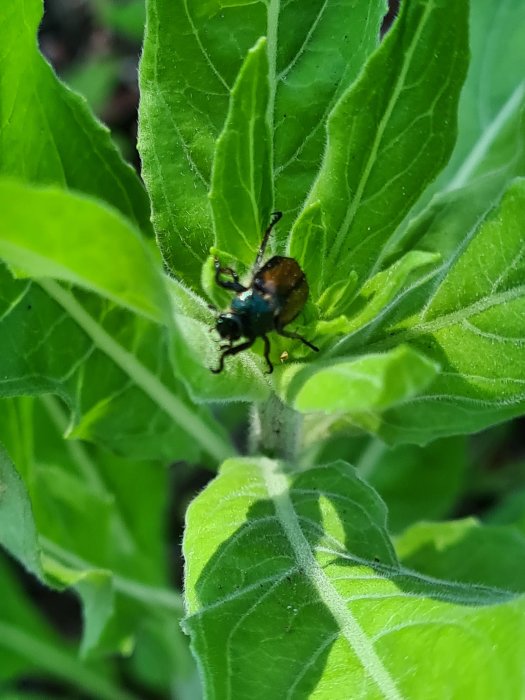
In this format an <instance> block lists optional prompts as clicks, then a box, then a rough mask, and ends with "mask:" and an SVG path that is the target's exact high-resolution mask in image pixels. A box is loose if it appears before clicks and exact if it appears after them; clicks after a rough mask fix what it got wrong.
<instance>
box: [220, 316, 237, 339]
mask: <svg viewBox="0 0 525 700" xmlns="http://www.w3.org/2000/svg"><path fill="white" fill-rule="evenodd" d="M215 327H216V329H217V332H218V334H219V335H220V336H221V338H224V339H225V340H238V339H239V338H240V337H241V335H242V326H241V321H240V319H239V317H238V316H237V315H236V314H232V313H230V312H228V313H225V314H220V316H219V318H218V319H217V324H216V326H215Z"/></svg>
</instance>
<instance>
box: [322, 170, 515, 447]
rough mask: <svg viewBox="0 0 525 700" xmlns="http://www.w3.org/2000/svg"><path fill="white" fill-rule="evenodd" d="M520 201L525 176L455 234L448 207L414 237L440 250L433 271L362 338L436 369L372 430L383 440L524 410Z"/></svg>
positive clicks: (351, 345)
mask: <svg viewBox="0 0 525 700" xmlns="http://www.w3.org/2000/svg"><path fill="white" fill-rule="evenodd" d="M468 195H469V193H468V192H467V191H464V192H463V194H462V196H460V195H458V194H456V195H455V197H456V199H457V201H458V203H459V202H461V201H462V200H463V198H467V201H466V202H465V205H466V208H465V209H464V211H466V212H467V217H468V216H470V215H471V212H470V210H469V209H468ZM524 211H525V180H517V181H516V182H515V183H514V184H513V185H512V186H511V187H509V188H508V191H507V193H506V194H505V196H504V197H503V199H502V200H501V202H500V204H499V206H498V207H497V208H495V209H493V210H492V211H491V212H490V213H489V214H488V216H487V217H486V218H485V219H484V220H483V221H482V222H479V221H477V222H475V223H474V224H473V225H472V227H471V228H470V229H469V230H466V231H465V230H464V231H463V236H462V238H461V239H460V240H458V239H457V238H456V234H458V233H459V229H460V228H461V220H462V219H461V213H459V214H458V217H459V218H458V220H457V221H455V222H453V219H452V218H451V217H452V212H451V211H449V212H448V216H443V217H441V218H439V219H438V220H437V221H436V223H435V225H434V226H432V227H431V228H430V230H428V231H427V235H426V236H425V237H423V238H422V239H421V240H420V245H421V247H423V248H430V249H436V248H438V247H440V248H442V249H443V250H444V251H445V254H444V261H443V263H442V265H441V266H440V269H439V272H438V274H437V275H434V276H433V278H432V279H431V280H430V281H428V282H427V283H426V284H423V285H419V286H416V287H415V288H413V289H411V290H408V292H407V293H404V294H400V295H399V296H398V298H397V299H396V303H393V304H392V305H391V306H390V308H389V309H388V312H387V313H385V314H384V315H383V316H382V317H379V318H378V319H377V322H376V324H375V328H374V329H373V331H371V330H370V329H368V330H367V340H368V346H367V347H368V351H369V352H374V351H384V350H386V349H388V348H390V347H392V346H397V345H398V344H400V343H403V344H404V343H410V345H411V346H412V347H413V348H415V349H417V350H420V351H422V352H424V353H425V355H426V356H427V357H428V358H430V359H431V360H433V361H435V362H438V363H439V364H440V365H441V372H440V374H439V375H438V376H437V378H436V380H435V381H434V382H433V383H432V384H431V385H430V386H429V387H428V389H427V390H426V391H423V392H422V393H421V394H420V395H419V396H418V397H415V398H414V399H413V400H412V401H411V402H410V403H407V404H405V405H403V406H398V407H396V408H393V409H392V410H390V411H387V412H386V414H385V415H384V423H383V425H382V426H380V427H379V428H378V430H379V434H380V436H382V437H383V438H384V439H386V440H387V441H389V442H415V443H418V444H424V443H426V442H428V441H430V440H432V439H435V438H437V437H440V436H445V435H454V434H463V433H468V432H475V431H479V430H481V429H482V428H484V427H487V426H489V425H493V424H495V423H498V422H501V421H503V420H505V419H508V418H510V417H512V416H515V415H520V414H522V413H523V411H524V408H525V395H524V390H523V387H524V384H525V371H524V370H525V365H524V363H523V343H524V338H525V326H524V324H523V320H524V318H525V313H524V310H525V286H524V285H523V279H524V270H525V267H524V265H525V257H524V255H523V232H522V221H523V212H524ZM459 212H461V210H459ZM451 228H452V229H453V231H452V234H451ZM361 342H362V339H360V338H359V334H356V335H354V337H352V338H348V339H346V340H344V341H342V342H341V343H340V344H339V347H336V348H335V352H337V353H341V354H343V353H345V354H348V352H356V348H358V347H360V343H361Z"/></svg>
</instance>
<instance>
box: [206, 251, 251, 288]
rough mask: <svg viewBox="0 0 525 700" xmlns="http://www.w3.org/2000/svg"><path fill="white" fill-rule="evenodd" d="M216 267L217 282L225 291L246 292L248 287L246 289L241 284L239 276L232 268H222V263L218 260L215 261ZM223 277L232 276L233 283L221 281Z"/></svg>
mask: <svg viewBox="0 0 525 700" xmlns="http://www.w3.org/2000/svg"><path fill="white" fill-rule="evenodd" d="M214 265H215V282H216V283H217V284H218V285H219V287H222V288H223V289H230V290H231V291H233V292H245V291H246V290H247V289H248V287H245V286H244V285H243V284H241V283H240V282H239V275H238V274H237V273H236V272H235V270H232V268H231V267H221V263H220V262H219V259H218V258H215V260H214ZM221 275H231V277H232V279H233V282H232V281H231V280H223V279H221Z"/></svg>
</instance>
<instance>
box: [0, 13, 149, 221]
mask: <svg viewBox="0 0 525 700" xmlns="http://www.w3.org/2000/svg"><path fill="white" fill-rule="evenodd" d="M42 11H43V7H42V0H11V1H10V2H9V3H2V7H1V8H0V47H1V49H0V77H1V80H0V103H1V104H2V116H1V117H0V153H2V159H1V160H0V174H1V175H7V176H12V177H16V178H17V179H20V180H24V181H25V182H29V183H34V184H56V185H58V186H60V187H63V188H68V189H73V190H79V191H80V192H85V193H86V194H90V195H93V196H95V197H98V198H99V199H102V200H103V201H105V202H107V203H108V204H110V205H112V206H113V207H115V208H116V209H119V210H120V211H121V212H122V213H123V214H124V215H125V216H126V217H128V218H129V219H130V220H131V221H133V222H135V223H136V224H137V225H138V226H139V227H140V228H141V229H142V231H143V232H145V233H149V232H150V231H151V224H150V222H149V204H148V199H147V196H146V193H145V191H144V188H143V187H142V184H141V182H140V180H139V178H138V177H137V175H136V173H135V172H134V171H133V170H132V168H131V167H130V166H128V165H126V164H125V163H124V161H123V160H122V158H121V156H120V154H119V152H118V150H117V148H116V147H115V145H114V143H113V142H112V141H111V137H110V135H109V131H108V129H106V128H105V127H104V126H102V124H100V123H99V122H98V121H97V120H96V119H95V118H94V117H93V115H92V114H91V112H90V111H89V109H88V107H87V105H86V102H85V100H84V99H83V98H81V97H80V96H79V95H76V94H75V93H73V92H71V91H70V90H69V89H68V88H67V87H66V86H65V85H64V84H63V83H61V82H60V81H59V80H58V79H57V78H56V76H55V74H54V73H53V71H52V69H51V68H50V66H49V65H48V64H47V63H46V61H45V60H44V59H43V58H42V56H41V54H40V52H39V50H38V46H37V41H36V34H37V28H38V24H39V22H40V19H41V17H42ZM22 76H23V79H22Z"/></svg>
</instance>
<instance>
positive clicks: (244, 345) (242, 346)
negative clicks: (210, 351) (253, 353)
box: [210, 338, 255, 374]
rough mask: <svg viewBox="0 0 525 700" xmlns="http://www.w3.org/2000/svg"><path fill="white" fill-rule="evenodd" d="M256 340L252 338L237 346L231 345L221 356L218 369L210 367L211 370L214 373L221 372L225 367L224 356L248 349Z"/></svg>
mask: <svg viewBox="0 0 525 700" xmlns="http://www.w3.org/2000/svg"><path fill="white" fill-rule="evenodd" d="M254 340H255V338H250V340H247V341H246V342H245V343H241V344H240V345H236V346H235V347H230V348H227V349H226V350H224V351H223V353H222V354H221V356H220V358H219V366H218V367H217V369H213V368H211V367H210V371H211V372H213V374H220V373H221V372H222V370H223V369H224V358H225V357H228V355H237V353H238V352H242V351H243V350H248V348H251V347H252V345H253V343H254Z"/></svg>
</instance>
